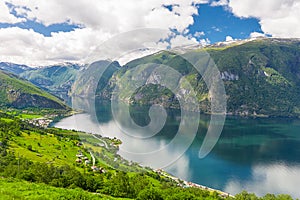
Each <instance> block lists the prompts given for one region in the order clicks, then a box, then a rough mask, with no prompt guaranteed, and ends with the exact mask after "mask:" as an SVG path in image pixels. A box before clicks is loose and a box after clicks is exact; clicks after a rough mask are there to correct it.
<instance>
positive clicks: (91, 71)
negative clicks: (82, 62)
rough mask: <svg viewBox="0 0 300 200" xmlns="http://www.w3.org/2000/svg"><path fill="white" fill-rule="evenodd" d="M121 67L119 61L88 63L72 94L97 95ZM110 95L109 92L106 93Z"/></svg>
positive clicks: (82, 95) (73, 87)
mask: <svg viewBox="0 0 300 200" xmlns="http://www.w3.org/2000/svg"><path fill="white" fill-rule="evenodd" d="M119 69H120V65H119V63H118V62H116V61H114V62H111V61H108V60H100V61H96V62H93V63H92V64H90V65H88V66H87V67H86V68H85V69H84V70H82V71H81V72H80V75H79V76H78V78H77V79H76V81H75V83H74V85H73V86H72V92H71V94H72V95H75V96H81V97H95V94H96V93H97V94H99V91H102V89H103V88H104V87H107V86H108V81H109V80H110V78H111V76H112V75H113V74H114V72H116V71H118V70H119ZM106 95H109V94H106Z"/></svg>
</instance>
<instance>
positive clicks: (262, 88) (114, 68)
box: [0, 38, 300, 117]
mask: <svg viewBox="0 0 300 200" xmlns="http://www.w3.org/2000/svg"><path fill="white" fill-rule="evenodd" d="M174 51H175V52H176V53H172V52H169V51H161V52H158V53H155V54H152V55H149V56H145V57H142V58H139V59H135V60H133V61H130V62H129V63H127V64H125V65H124V66H120V65H119V63H117V62H109V61H98V62H95V63H93V64H91V65H85V66H80V65H77V64H71V63H67V64H61V65H54V66H48V67H41V68H29V67H27V66H24V65H14V64H10V63H0V69H2V70H5V71H8V72H11V73H14V74H17V75H18V76H20V77H23V78H25V79H27V80H29V81H30V82H32V83H34V84H35V85H37V86H39V87H40V88H43V89H44V90H46V91H49V92H51V93H52V94H55V95H57V96H60V97H62V98H67V97H69V96H70V95H74V96H75V95H78V96H81V97H86V96H89V97H91V95H95V93H96V96H98V97H101V98H105V99H110V98H111V97H112V92H113V90H114V88H115V87H116V86H117V87H119V88H122V92H121V93H122V94H121V96H120V99H121V100H122V101H126V102H128V103H132V104H151V103H160V104H162V105H163V106H165V107H172V108H179V107H180V105H179V102H178V100H177V98H176V96H175V95H174V94H173V93H172V92H171V91H170V90H168V89H167V88H165V87H163V86H159V85H156V84H155V81H154V80H158V79H159V77H156V76H155V74H150V76H149V80H147V83H148V84H147V85H144V86H142V87H140V88H138V89H136V90H135V91H134V93H133V94H130V93H129V84H128V85H126V84H125V85H124V83H122V84H123V85H120V84H121V83H120V78H121V77H122V76H123V77H124V78H126V79H127V80H128V83H129V82H131V81H133V80H132V77H130V73H128V72H129V70H131V69H134V68H135V67H136V66H142V67H143V66H144V68H149V67H150V68H151V65H152V67H154V65H155V64H156V65H159V64H163V65H167V66H169V67H172V68H173V69H175V70H176V71H178V72H179V73H181V75H182V77H183V78H185V79H187V80H189V82H190V84H191V86H192V87H193V88H194V90H195V91H196V93H197V99H198V101H199V105H200V109H201V111H203V112H206V113H209V112H210V98H211V97H210V94H209V93H208V89H207V87H206V85H205V83H204V81H203V79H202V77H201V75H200V74H199V73H198V72H197V71H196V70H195V69H194V68H193V66H191V65H190V64H189V63H188V62H187V61H186V60H185V59H183V57H189V58H190V59H198V57H199V55H201V52H203V51H205V52H207V53H208V54H209V55H210V58H212V59H213V61H214V63H215V64H216V66H217V67H218V69H219V71H220V74H221V78H222V80H223V81H224V85H225V89H226V95H227V96H226V98H227V112H228V114H232V115H245V116H249V115H256V116H264V115H267V116H284V117H299V116H300V40H299V39H275V38H268V39H266V38H260V39H255V40H244V41H232V42H221V43H217V44H213V45H209V46H207V47H205V48H200V47H199V46H197V45H196V46H184V47H178V48H176V49H174ZM143 73H146V71H141V72H140V74H141V76H142V75H143ZM147 73H148V72H147ZM99 74H102V75H101V77H100V75H99ZM141 78H145V77H141ZM181 80H182V79H179V80H178V83H179V84H181ZM135 81H137V80H135ZM182 87H183V89H186V90H185V95H186V96H187V97H188V94H189V93H190V91H189V90H188V89H187V88H185V86H184V85H182ZM186 100H187V99H186ZM185 109H188V110H193V108H189V107H188V106H187V107H186V108H185Z"/></svg>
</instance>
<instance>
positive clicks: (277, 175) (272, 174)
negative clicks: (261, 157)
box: [225, 164, 300, 198]
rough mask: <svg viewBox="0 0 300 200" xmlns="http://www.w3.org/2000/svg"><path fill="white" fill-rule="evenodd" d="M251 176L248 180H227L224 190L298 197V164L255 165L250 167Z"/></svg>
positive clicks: (299, 168)
mask: <svg viewBox="0 0 300 200" xmlns="http://www.w3.org/2000/svg"><path fill="white" fill-rule="evenodd" d="M251 173H252V176H251V177H250V178H249V179H248V180H240V179H238V178H233V179H231V180H229V181H228V183H227V184H226V186H225V190H226V191H228V192H230V193H233V194H235V193H239V192H240V191H242V190H247V191H249V192H255V193H256V194H257V195H260V196H263V195H265V194H266V193H270V192H272V193H275V194H291V195H292V196H293V197H294V198H297V197H298V198H299V196H300V192H299V186H300V179H299V175H300V166H299V165H297V166H288V165H285V164H273V165H256V166H254V167H253V168H252V172H251Z"/></svg>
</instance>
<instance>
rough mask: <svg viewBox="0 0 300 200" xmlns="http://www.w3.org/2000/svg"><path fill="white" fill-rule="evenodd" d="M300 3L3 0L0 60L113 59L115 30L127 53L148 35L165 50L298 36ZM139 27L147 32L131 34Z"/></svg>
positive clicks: (34, 63)
mask: <svg viewBox="0 0 300 200" xmlns="http://www.w3.org/2000/svg"><path fill="white" fill-rule="evenodd" d="M299 10H300V1H299V0H288V1H287V0H260V1H253V0H184V1H182V0H138V1H137V0H122V1H120V0H76V3H75V2H74V1H73V0H64V1H61V0H50V1H36V0H3V1H0V41H1V43H0V61H2V62H3V61H4V62H14V63H19V64H27V65H31V66H40V65H49V64H55V63H57V62H79V63H86V62H87V59H86V58H87V57H89V56H90V55H91V54H95V55H102V56H103V57H104V58H107V59H108V58H109V59H114V56H115V54H113V53H115V52H113V53H112V52H108V51H106V52H105V53H112V54H113V55H112V54H111V55H106V54H104V52H103V51H104V50H105V49H101V44H102V43H103V42H105V41H107V40H115V39H116V36H117V38H119V40H120V41H115V42H116V44H123V43H124V42H126V41H127V42H128V44H126V45H124V44H123V46H122V45H121V46H119V51H120V52H123V53H124V52H125V53H126V52H129V51H132V49H130V48H134V47H137V46H138V44H144V43H145V45H144V46H143V47H145V48H143V49H147V48H148V46H147V45H149V42H150V41H147V42H148V43H146V41H145V40H146V39H147V37H145V36H151V38H152V39H153V41H151V42H152V43H151V42H150V43H151V44H152V45H153V44H155V45H157V47H155V48H157V49H161V50H162V49H168V48H170V47H171V48H173V47H176V46H182V45H189V44H197V43H201V44H202V45H206V44H211V43H215V42H219V41H225V40H234V39H246V38H249V37H257V36H268V37H270V36H272V37H282V38H291V37H293V38H299V37H300V15H299ZM145 28H156V29H161V30H166V32H165V33H164V34H158V35H155V34H156V33H155V31H151V30H149V29H145ZM138 29H139V30H140V29H145V30H144V34H140V35H137V34H135V33H134V32H132V34H131V35H130V34H129V35H128V34H127V36H126V34H124V33H126V32H128V31H134V30H138ZM125 36H126V37H127V38H126V37H125ZM124 37H125V38H124ZM148 39H149V38H148ZM157 41H160V42H157ZM134 43H136V44H134ZM151 48H152V46H151ZM146 53H147V52H146ZM105 56H106V57H105Z"/></svg>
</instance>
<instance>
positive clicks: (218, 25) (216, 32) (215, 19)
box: [189, 4, 263, 43]
mask: <svg viewBox="0 0 300 200" xmlns="http://www.w3.org/2000/svg"><path fill="white" fill-rule="evenodd" d="M198 12H199V15H197V16H196V15H194V20H195V22H194V24H193V25H191V26H190V27H189V29H190V32H191V33H192V34H193V33H195V32H199V31H200V32H202V31H203V32H204V33H205V35H204V37H207V38H208V39H209V40H210V41H211V42H212V43H215V42H219V41H224V40H225V38H226V36H231V37H232V38H234V39H246V38H249V36H250V33H252V32H259V33H263V32H262V30H261V27H260V24H259V21H258V19H255V18H239V17H236V16H234V15H233V14H232V13H231V12H229V11H228V10H226V9H225V8H224V7H221V6H214V7H212V6H210V5H209V4H204V5H201V6H199V8H198Z"/></svg>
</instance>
